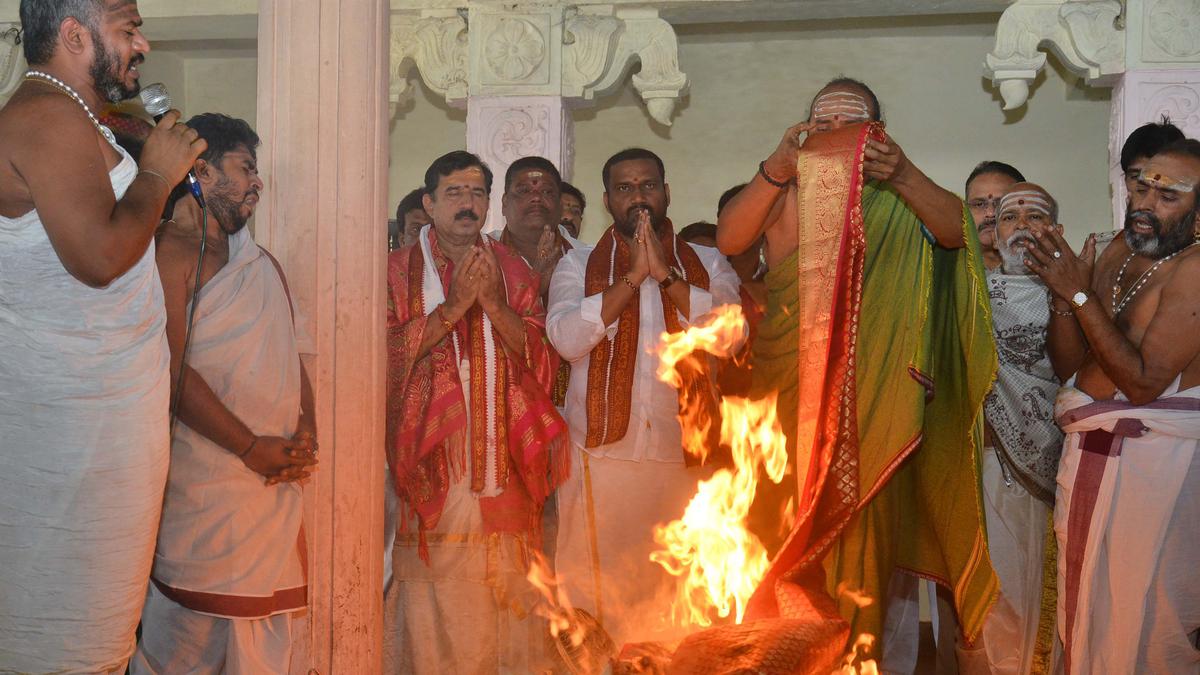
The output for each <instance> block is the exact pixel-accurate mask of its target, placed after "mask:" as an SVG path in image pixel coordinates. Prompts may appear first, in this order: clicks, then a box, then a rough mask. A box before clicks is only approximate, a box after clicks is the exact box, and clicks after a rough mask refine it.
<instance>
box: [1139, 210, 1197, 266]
mask: <svg viewBox="0 0 1200 675" xmlns="http://www.w3.org/2000/svg"><path fill="white" fill-rule="evenodd" d="M1198 212H1200V209H1193V210H1192V212H1191V213H1189V214H1188V215H1186V216H1184V217H1183V219H1182V220H1181V221H1180V222H1178V223H1176V225H1175V227H1173V228H1170V229H1169V230H1167V232H1166V234H1163V235H1159V234H1142V233H1141V232H1136V231H1134V229H1133V228H1132V227H1131V226H1130V224H1129V222H1128V216H1126V221H1127V222H1126V225H1125V243H1126V244H1128V245H1129V248H1130V249H1131V250H1132V251H1133V252H1135V253H1137V254H1138V255H1144V256H1146V257H1147V258H1151V259H1153V260H1161V259H1163V258H1165V257H1167V256H1169V255H1171V254H1172V253H1177V252H1179V251H1182V250H1183V249H1184V248H1185V247H1187V245H1188V244H1191V243H1192V242H1193V241H1195V240H1196V234H1195V231H1194V230H1195V227H1196V216H1197V213H1198ZM1153 225H1154V229H1155V232H1158V231H1159V230H1160V229H1162V228H1161V227H1160V226H1159V225H1160V223H1159V222H1158V221H1157V219H1155V222H1154V223H1153Z"/></svg>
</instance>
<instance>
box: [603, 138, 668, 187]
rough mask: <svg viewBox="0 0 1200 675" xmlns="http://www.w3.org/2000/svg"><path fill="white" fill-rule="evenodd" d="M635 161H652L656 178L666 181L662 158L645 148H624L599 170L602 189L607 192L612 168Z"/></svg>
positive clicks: (665, 170)
mask: <svg viewBox="0 0 1200 675" xmlns="http://www.w3.org/2000/svg"><path fill="white" fill-rule="evenodd" d="M637 159H648V160H652V161H653V162H654V164H655V166H657V167H658V177H659V178H661V179H662V180H663V182H664V183H665V182H666V180H667V169H666V167H664V166H663V161H662V158H661V157H659V156H658V155H656V154H654V153H653V152H650V151H649V150H647V149H645V148H626V149H624V150H622V151H620V152H618V153H617V154H615V155H613V156H612V157H609V158H608V161H607V162H605V163H604V168H603V169H601V170H600V179H601V180H602V181H603V182H604V189H605V190H608V179H609V174H610V173H612V168H613V167H614V166H616V165H617V164H620V163H621V162H630V161H633V160H637Z"/></svg>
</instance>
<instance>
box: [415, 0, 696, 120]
mask: <svg viewBox="0 0 1200 675" xmlns="http://www.w3.org/2000/svg"><path fill="white" fill-rule="evenodd" d="M678 53H679V49H678V44H677V42H676V38H675V31H674V29H672V28H671V25H670V24H668V23H667V22H666V21H664V20H663V19H662V18H660V17H659V15H658V12H657V10H655V9H647V8H622V7H614V6H612V5H598V6H583V7H576V6H567V5H562V4H557V5H555V4H551V5H545V4H539V5H528V6H525V5H520V4H517V5H504V6H497V5H484V4H480V5H474V4H473V5H472V6H471V7H470V8H469V9H466V10H454V9H435V10H425V11H423V12H421V13H420V14H403V13H394V14H393V15H392V54H391V60H392V62H391V65H392V73H393V79H392V85H391V100H392V103H393V104H397V103H401V102H404V101H405V100H407V97H409V96H411V95H412V91H413V85H412V83H411V82H410V75H411V71H412V68H413V67H414V66H415V67H416V69H417V71H418V72H419V73H420V76H421V79H422V80H423V81H424V82H425V85H426V86H427V87H428V88H429V89H431V90H432V91H435V92H437V93H438V95H440V96H444V97H445V98H446V101H447V103H449V104H450V105H453V106H458V107H462V106H464V105H466V100H467V98H468V97H469V96H561V97H563V98H564V99H565V100H566V101H567V102H568V103H586V102H590V101H592V100H594V99H595V97H596V96H603V95H606V94H608V93H611V92H612V91H614V90H615V89H617V88H618V87H619V86H620V85H621V83H622V82H623V78H624V76H625V74H626V73H627V72H629V71H630V69H631V68H633V67H634V65H635V64H637V65H638V69H637V71H636V72H634V73H633V76H632V82H633V87H634V89H635V90H636V91H637V92H638V95H639V96H640V97H641V98H642V100H643V101H644V102H645V104H646V108H647V110H648V111H649V114H650V116H651V117H652V118H653V119H654V120H655V121H656V122H658V123H660V124H663V125H666V126H670V124H671V117H672V115H673V114H674V111H675V104H676V102H677V101H678V100H679V98H680V97H681V96H683V95H684V94H685V93H686V92H687V88H688V78H687V75H685V74H684V73H683V72H682V71H680V70H679V56H678Z"/></svg>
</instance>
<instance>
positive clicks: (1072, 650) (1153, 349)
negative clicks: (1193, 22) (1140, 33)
mask: <svg viewBox="0 0 1200 675" xmlns="http://www.w3.org/2000/svg"><path fill="white" fill-rule="evenodd" d="M1198 200H1200V141H1196V140H1192V139H1188V140H1183V141H1178V142H1175V143H1173V144H1171V145H1169V146H1167V147H1166V148H1164V149H1163V150H1161V151H1160V152H1159V153H1158V154H1156V155H1154V156H1153V157H1151V158H1150V159H1149V160H1148V161H1147V162H1146V163H1145V164H1144V165H1143V167H1142V169H1141V171H1140V172H1139V174H1138V179H1137V183H1136V184H1135V185H1134V186H1133V189H1132V193H1131V195H1130V197H1129V205H1128V209H1127V213H1126V216H1125V228H1124V230H1123V232H1122V233H1121V234H1120V235H1118V237H1117V239H1115V240H1114V241H1113V243H1112V244H1111V245H1109V246H1108V248H1107V249H1105V251H1104V253H1103V254H1102V255H1101V256H1100V257H1099V259H1098V260H1095V264H1094V265H1093V260H1094V259H1095V248H1096V244H1095V239H1094V237H1089V238H1088V241H1087V242H1086V243H1085V244H1084V247H1083V251H1082V253H1081V254H1080V255H1079V256H1076V255H1075V254H1074V253H1073V252H1072V251H1071V248H1070V247H1069V246H1068V245H1067V243H1066V241H1065V240H1064V239H1063V237H1062V235H1060V234H1058V233H1056V232H1054V231H1047V232H1045V233H1044V234H1042V235H1041V236H1040V237H1039V240H1038V247H1037V248H1031V249H1030V250H1029V253H1030V254H1031V256H1032V257H1031V259H1030V260H1029V261H1028V264H1029V267H1030V269H1032V270H1033V271H1034V272H1035V273H1036V274H1037V275H1038V276H1040V277H1041V278H1042V279H1043V280H1044V281H1045V282H1046V285H1047V286H1048V287H1049V288H1050V290H1051V292H1052V293H1053V296H1052V300H1051V310H1052V312H1051V314H1052V316H1051V321H1050V329H1049V331H1050V332H1049V341H1050V354H1051V359H1052V360H1053V361H1054V365H1055V370H1056V371H1057V372H1058V373H1059V374H1060V376H1061V377H1063V378H1064V381H1065V382H1066V383H1065V384H1064V386H1063V389H1062V391H1061V392H1060V393H1059V396H1058V401H1057V402H1056V406H1055V414H1056V417H1057V419H1058V422H1059V424H1060V426H1062V428H1063V431H1064V432H1066V434H1067V436H1066V441H1065V443H1064V447H1063V456H1062V460H1061V463H1060V468H1059V473H1058V495H1057V500H1056V504H1055V513H1054V526H1055V531H1056V533H1057V537H1058V544H1059V552H1060V553H1059V580H1058V588H1059V595H1058V598H1059V606H1058V611H1059V616H1060V617H1063V619H1064V621H1063V622H1062V623H1061V624H1060V628H1059V630H1060V635H1061V637H1062V639H1063V642H1064V653H1065V658H1066V668H1067V672H1068V673H1070V672H1081V673H1085V672H1100V671H1104V672H1114V673H1115V672H1191V671H1194V669H1195V668H1196V665H1197V662H1198V657H1197V652H1196V650H1195V647H1194V636H1195V634H1196V630H1197V629H1198V628H1200V592H1198V589H1197V587H1196V584H1194V583H1192V581H1193V580H1194V573H1195V569H1196V564H1197V561H1200V537H1196V531H1195V527H1196V523H1197V522H1198V521H1200V453H1198V452H1197V449H1198V448H1200V444H1198V442H1197V439H1200V415H1197V411H1200V358H1198V356H1200V341H1197V340H1196V339H1195V336H1196V335H1197V334H1200V295H1197V293H1196V288H1197V287H1198V285H1200V246H1196V242H1197V239H1200V231H1198V230H1197V224H1198V223H1197V214H1198V213H1200V201H1198ZM1071 376H1074V377H1073V379H1072V380H1070V381H1067V380H1066V378H1069V377H1071Z"/></svg>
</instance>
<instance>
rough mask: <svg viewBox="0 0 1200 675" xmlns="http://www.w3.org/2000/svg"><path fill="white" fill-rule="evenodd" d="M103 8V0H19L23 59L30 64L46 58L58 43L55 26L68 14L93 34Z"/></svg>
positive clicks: (32, 64) (41, 62)
mask: <svg viewBox="0 0 1200 675" xmlns="http://www.w3.org/2000/svg"><path fill="white" fill-rule="evenodd" d="M103 11H104V2H103V1H102V0H21V9H20V15H21V46H22V49H23V50H24V51H25V60H26V61H27V62H28V63H29V65H31V66H40V65H43V64H45V63H46V62H48V61H49V60H50V58H51V57H53V56H54V49H55V47H57V46H58V29H59V27H60V26H62V22H63V21H66V20H67V19H68V18H74V19H75V20H76V21H78V22H79V23H81V24H83V25H84V26H87V27H88V30H90V31H91V32H92V35H99V34H100V16H101V13H102V12H103Z"/></svg>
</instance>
